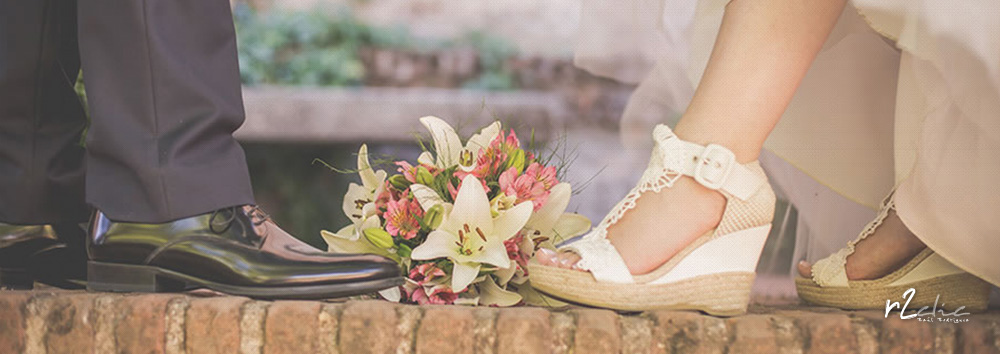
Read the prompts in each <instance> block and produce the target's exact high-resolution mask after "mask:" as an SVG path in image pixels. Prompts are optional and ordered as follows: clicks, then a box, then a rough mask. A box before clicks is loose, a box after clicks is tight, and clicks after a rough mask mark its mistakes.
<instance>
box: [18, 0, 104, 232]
mask: <svg viewBox="0 0 1000 354" xmlns="http://www.w3.org/2000/svg"><path fill="white" fill-rule="evenodd" d="M76 38H77V37H76V4H75V2H73V1H65V0H64V1H41V0H0V223H9V224H47V223H62V222H81V221H85V220H86V219H87V216H88V210H87V206H86V204H84V197H83V191H84V168H83V156H84V150H83V147H82V146H81V145H80V137H81V132H82V131H83V129H84V126H85V125H86V116H85V115H84V112H83V107H82V106H81V104H80V102H79V100H78V99H77V96H76V93H75V92H74V91H73V85H74V82H75V81H76V77H77V73H78V71H79V67H80V59H79V55H78V53H77V43H76Z"/></svg>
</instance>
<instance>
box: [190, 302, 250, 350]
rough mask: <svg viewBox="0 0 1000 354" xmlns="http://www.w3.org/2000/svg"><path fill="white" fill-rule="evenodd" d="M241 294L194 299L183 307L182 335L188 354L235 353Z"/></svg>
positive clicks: (238, 336) (238, 338)
mask: <svg viewBox="0 0 1000 354" xmlns="http://www.w3.org/2000/svg"><path fill="white" fill-rule="evenodd" d="M247 301H248V299H246V298H242V297H214V298H203V299H194V300H192V301H191V307H189V308H188V310H187V318H186V319H185V321H184V323H185V326H186V327H187V328H186V331H185V334H184V337H185V343H186V344H187V352H188V353H237V352H239V350H240V312H241V311H240V310H241V309H242V307H243V304H245V303H246V302H247Z"/></svg>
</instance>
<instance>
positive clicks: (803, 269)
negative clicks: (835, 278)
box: [798, 210, 927, 280]
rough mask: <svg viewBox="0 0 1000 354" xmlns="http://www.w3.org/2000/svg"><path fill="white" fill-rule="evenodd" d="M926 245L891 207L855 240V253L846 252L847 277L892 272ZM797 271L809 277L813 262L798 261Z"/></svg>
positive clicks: (876, 275)
mask: <svg viewBox="0 0 1000 354" xmlns="http://www.w3.org/2000/svg"><path fill="white" fill-rule="evenodd" d="M926 247H927V246H925V245H924V243H923V242H921V241H920V239H918V238H917V236H916V235H914V234H913V233H912V232H910V230H909V229H907V228H906V225H903V221H902V220H900V219H899V216H897V215H896V211H895V210H890V211H889V214H888V216H887V217H886V218H885V220H884V221H882V225H880V226H879V227H878V228H876V229H875V232H874V233H872V234H871V235H870V236H868V237H866V238H865V239H864V240H861V242H858V244H857V245H855V247H854V253H852V254H851V255H850V256H847V264H845V265H844V268H845V270H846V271H847V279H850V280H872V279H878V278H881V277H884V276H886V275H888V274H889V273H892V272H893V271H895V270H897V269H899V268H900V267H902V266H903V265H904V264H906V262H908V261H910V259H912V258H913V257H914V256H916V255H917V254H918V253H920V251H922V250H923V249H924V248H926ZM798 271H799V274H800V275H802V276H803V277H806V278H809V277H812V265H811V264H809V262H806V261H801V262H799V264H798Z"/></svg>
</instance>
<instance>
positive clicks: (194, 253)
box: [87, 206, 403, 299]
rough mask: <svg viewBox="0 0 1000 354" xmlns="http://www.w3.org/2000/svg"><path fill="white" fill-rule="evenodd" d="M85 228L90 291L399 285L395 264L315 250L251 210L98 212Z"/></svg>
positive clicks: (297, 293) (354, 289) (307, 295)
mask: <svg viewBox="0 0 1000 354" xmlns="http://www.w3.org/2000/svg"><path fill="white" fill-rule="evenodd" d="M91 228H92V229H91V238H92V239H91V241H92V242H90V244H89V245H88V251H89V254H90V261H89V262H88V272H89V276H90V279H89V280H88V282H87V289H88V290H95V291H116V292H161V291H182V290H188V289H193V288H209V289H212V290H215V291H219V292H223V293H228V294H233V295H242V296H249V297H254V298H265V299H321V298H335V297H344V296H351V295H358V294H364V293H370V292H374V291H378V290H382V289H387V288H391V287H394V286H398V285H401V284H402V282H403V279H402V278H401V277H400V272H399V266H398V265H397V264H396V262H395V261H393V260H391V259H388V258H385V257H381V256H376V255H360V254H333V253H326V252H323V251H320V250H318V249H315V248H313V247H311V246H309V245H307V244H305V243H303V242H301V241H299V240H298V239H296V238H295V237H293V236H291V235H289V234H288V233H286V232H285V231H283V230H281V228H279V227H278V226H277V225H275V224H274V222H272V221H271V219H270V218H269V217H267V215H266V214H264V213H263V212H261V211H260V209H258V208H256V207H253V206H243V207H231V208H224V209H219V210H216V211H214V212H212V213H206V214H202V215H196V216H193V217H189V218H184V219H180V220H176V221H173V222H167V223H161V224H143V223H128V222H116V221H112V220H110V219H108V218H107V217H106V216H104V214H103V213H100V212H98V213H97V214H96V216H95V219H94V221H93V224H92V226H91Z"/></svg>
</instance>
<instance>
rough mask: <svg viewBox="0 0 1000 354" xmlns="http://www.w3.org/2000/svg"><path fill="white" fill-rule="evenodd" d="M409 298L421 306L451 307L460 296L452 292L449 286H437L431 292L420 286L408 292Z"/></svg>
mask: <svg viewBox="0 0 1000 354" xmlns="http://www.w3.org/2000/svg"><path fill="white" fill-rule="evenodd" d="M407 296H409V297H410V300H411V301H413V302H416V303H417V304H420V305H450V304H453V303H455V300H456V299H458V294H456V293H455V292H453V291H451V288H449V287H448V286H447V285H437V286H435V287H433V288H430V289H429V290H428V289H425V288H424V287H422V286H418V287H416V288H414V289H413V290H410V291H408V292H407Z"/></svg>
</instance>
